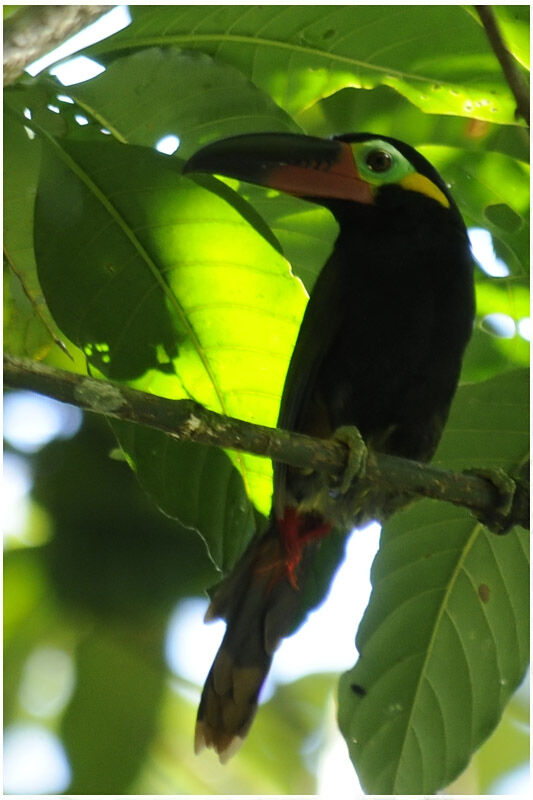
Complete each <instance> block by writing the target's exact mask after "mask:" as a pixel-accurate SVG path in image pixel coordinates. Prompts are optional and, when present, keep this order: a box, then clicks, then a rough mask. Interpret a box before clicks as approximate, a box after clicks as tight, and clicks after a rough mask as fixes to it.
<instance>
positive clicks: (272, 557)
mask: <svg viewBox="0 0 533 800" xmlns="http://www.w3.org/2000/svg"><path fill="white" fill-rule="evenodd" d="M184 171H185V172H187V173H191V172H209V173H217V174H220V175H225V176H229V177H233V178H238V179H241V180H244V181H249V182H252V183H256V184H261V185H264V186H269V187H273V188H275V189H278V190H280V191H283V192H287V193H290V194H293V195H297V196H300V197H303V198H306V199H308V200H312V201H313V202H315V203H320V204H321V205H324V206H326V207H327V208H328V209H330V211H331V212H332V213H333V214H334V216H335V218H336V219H337V222H338V224H339V234H338V238H337V240H336V243H335V247H334V250H333V252H332V254H331V256H330V258H329V260H328V262H327V263H326V265H325V266H324V268H323V270H322V272H321V274H320V276H319V278H318V280H317V282H316V285H315V287H314V289H313V292H312V294H311V297H310V300H309V303H308V305H307V308H306V311H305V315H304V318H303V321H302V325H301V328H300V333H299V336H298V339H297V342H296V345H295V348H294V353H293V356H292V359H291V362H290V366H289V369H288V373H287V378H286V382H285V387H284V391H283V397H282V401H281V408H280V414H279V420H278V426H279V427H280V428H284V429H287V430H292V431H299V432H302V433H307V434H309V435H312V436H319V437H329V436H332V435H333V434H334V433H335V432H336V431H337V429H339V428H341V435H342V436H343V438H345V434H346V431H345V426H356V427H357V429H358V430H359V432H360V433H361V435H362V437H363V439H364V441H365V443H366V445H367V447H368V448H369V449H374V450H376V451H380V452H383V453H391V454H395V455H399V456H403V457H406V458H411V459H417V460H420V461H428V460H429V459H430V458H431V457H432V455H433V453H434V451H435V448H436V446H437V443H438V441H439V438H440V435H441V433H442V430H443V426H444V424H445V421H446V418H447V415H448V410H449V406H450V403H451V400H452V397H453V394H454V392H455V389H456V386H457V381H458V378H459V373H460V369H461V360H462V357H463V352H464V349H465V346H466V344H467V342H468V339H469V337H470V334H471V331H472V322H473V314H474V300H473V268H472V258H471V253H470V248H469V243H468V237H467V233H466V229H465V226H464V223H463V221H462V219H461V216H460V213H459V211H458V209H457V206H456V205H455V203H454V201H453V199H452V197H451V195H450V193H449V191H448V189H447V187H446V185H445V183H444V181H443V180H442V178H441V177H440V176H439V174H438V173H437V172H436V170H435V169H434V168H433V167H432V166H431V164H429V163H428V161H426V159H425V158H423V157H422V156H421V155H420V154H419V153H417V152H416V150H414V149H413V148H412V147H409V146H408V145H406V144H404V143H403V142H400V141H398V140H396V139H393V138H390V137H388V136H378V135H374V134H370V133H358V134H348V135H344V136H339V137H336V138H334V139H329V140H325V139H319V138H315V137H310V136H302V135H298V134H251V135H244V136H236V137H232V138H230V139H225V140H223V141H220V142H215V143H213V144H210V145H208V146H206V147H205V148H203V149H202V150H200V151H199V152H198V153H196V154H195V155H194V156H193V157H192V158H191V159H190V160H189V161H188V162H187V164H186V166H185V169H184ZM363 483H364V482H363V481H361V485H363ZM343 488H344V487H343ZM352 491H355V498H356V507H357V508H359V509H360V511H359V513H358V515H357V518H356V520H355V523H356V524H363V523H364V522H366V521H368V520H370V519H378V520H383V519H385V518H386V517H387V516H388V515H389V514H391V513H392V512H393V511H394V510H395V509H397V508H398V507H400V506H401V505H403V504H405V502H406V497H405V496H403V497H398V496H397V495H394V494H393V493H391V492H387V491H386V490H384V489H380V490H378V489H376V488H374V489H369V488H368V485H367V486H366V488H365V489H364V491H361V493H360V496H359V497H358V496H357V480H356V482H355V490H352ZM332 494H333V495H334V494H335V492H332V488H331V486H329V487H328V486H327V485H326V484H325V482H324V479H323V478H322V479H320V477H319V476H317V475H315V474H313V473H310V472H309V473H307V474H304V473H303V472H302V471H298V470H296V469H293V468H289V467H285V466H283V465H280V464H277V465H275V466H274V495H273V507H272V514H271V519H270V522H269V527H268V530H267V531H266V533H264V534H263V535H262V536H259V537H257V538H255V539H254V540H253V541H252V542H251V543H250V545H249V546H248V549H247V550H246V551H245V553H244V555H243V556H242V557H241V559H240V561H239V562H238V563H237V565H236V567H235V568H234V570H233V572H232V573H231V574H230V575H229V576H228V577H227V578H226V579H225V581H224V582H223V583H222V584H221V586H220V588H219V590H218V592H217V593H216V594H215V597H214V599H213V601H212V603H211V605H210V608H209V610H208V613H207V617H206V618H207V619H212V618H215V617H222V618H224V619H226V621H227V628H226V633H225V636H224V639H223V641H222V644H221V647H220V649H219V651H218V654H217V656H216V658H215V661H214V663H213V666H212V667H211V670H210V672H209V675H208V676H207V680H206V684H205V687H204V690H203V694H202V699H201V702H200V707H199V710H198V720H197V727H196V742H195V746H196V750H197V751H198V750H199V749H202V747H204V746H209V747H213V748H214V749H215V750H216V751H217V752H218V753H219V756H220V759H221V761H225V760H227V758H229V756H230V755H231V754H232V753H233V752H235V750H236V749H237V748H238V747H239V746H240V744H241V743H242V740H243V738H244V736H245V735H246V733H247V731H248V729H249V727H250V725H251V722H252V719H253V716H254V714H255V711H256V708H257V698H258V694H259V691H260V689H261V686H262V684H263V682H264V679H265V677H266V674H267V672H268V670H269V668H270V664H271V661H272V656H273V653H274V650H275V649H276V647H277V646H278V644H279V641H280V639H282V638H283V637H284V636H287V635H288V634H289V633H291V632H292V630H293V629H294V625H295V620H296V618H297V617H298V614H299V610H300V605H301V595H302V588H303V587H304V586H305V583H306V578H307V577H308V576H309V574H310V571H311V569H312V565H313V561H314V560H315V559H316V558H320V548H321V544H322V542H323V539H324V537H325V536H327V535H328V534H329V533H330V532H331V531H332V530H333V529H334V528H339V526H340V527H342V525H343V522H342V514H341V513H340V511H338V509H340V507H341V506H342V503H341V501H340V499H339V498H337V500H335V499H334V498H332ZM337 494H338V492H337ZM352 508H353V505H352ZM352 521H353V515H352Z"/></svg>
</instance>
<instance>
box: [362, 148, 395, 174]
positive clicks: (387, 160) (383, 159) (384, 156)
mask: <svg viewBox="0 0 533 800" xmlns="http://www.w3.org/2000/svg"><path fill="white" fill-rule="evenodd" d="M365 161H366V165H367V167H368V168H369V169H371V170H372V172H387V170H388V169H390V168H391V167H392V156H391V154H390V153H387V151H386V150H371V151H370V152H369V153H367V156H366V158H365Z"/></svg>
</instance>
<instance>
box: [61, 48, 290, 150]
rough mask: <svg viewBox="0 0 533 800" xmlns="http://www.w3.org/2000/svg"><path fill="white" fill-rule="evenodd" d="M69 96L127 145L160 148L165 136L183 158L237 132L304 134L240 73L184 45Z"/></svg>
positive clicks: (132, 59) (130, 61)
mask: <svg viewBox="0 0 533 800" xmlns="http://www.w3.org/2000/svg"><path fill="white" fill-rule="evenodd" d="M68 91H69V94H70V96H71V97H72V98H73V99H74V100H75V101H76V103H77V104H78V106H80V108H81V109H83V111H84V112H86V113H87V115H88V116H89V117H90V118H92V119H95V120H98V121H99V123H100V125H103V126H104V127H105V128H107V129H108V130H110V131H111V132H112V133H113V135H114V136H115V137H116V138H117V139H118V140H119V141H123V142H130V143H132V144H142V145H148V146H155V144H157V142H158V141H159V139H160V138H161V137H163V136H165V135H168V134H175V135H177V136H178V137H179V139H180V146H179V155H180V157H182V158H188V157H189V156H190V155H191V154H192V153H193V152H194V151H195V150H196V149H198V148H199V147H200V146H201V145H203V144H206V143H207V142H208V141H211V140H213V139H222V138H224V137H225V136H230V135H231V134H233V133H234V132H235V131H239V132H240V133H251V132H254V131H264V130H267V131H298V130H299V128H298V126H297V125H296V123H295V122H293V120H292V119H291V118H290V117H289V116H288V114H287V113H286V112H285V111H283V110H282V109H281V108H279V107H278V106H276V104H275V103H274V102H273V101H272V99H271V98H270V97H269V96H268V95H267V94H265V93H264V92H262V91H260V90H259V89H258V88H257V87H256V86H254V85H253V83H251V82H250V81H249V80H247V79H246V78H245V77H244V76H243V75H242V73H240V72H239V71H238V70H236V69H234V68H233V67H231V66H226V65H225V64H223V63H217V62H216V61H214V60H213V59H212V58H211V57H210V56H208V55H205V54H204V53H195V52H186V53H183V52H181V51H180V50H178V49H176V48H165V49H162V48H157V47H153V48H150V49H148V50H141V51H140V52H137V53H134V54H133V55H131V56H125V57H123V58H117V59H116V60H115V61H114V62H113V63H112V64H110V66H109V67H108V68H107V70H106V71H105V72H104V73H102V74H101V75H99V76H97V77H96V78H94V79H93V80H91V81H85V82H84V83H80V84H78V85H77V86H71V87H69V90H68Z"/></svg>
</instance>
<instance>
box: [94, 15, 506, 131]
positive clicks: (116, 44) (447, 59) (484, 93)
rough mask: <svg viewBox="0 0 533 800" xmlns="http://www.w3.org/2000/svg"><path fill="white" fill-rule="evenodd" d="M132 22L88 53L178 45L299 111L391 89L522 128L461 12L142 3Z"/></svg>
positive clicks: (486, 51) (479, 33) (426, 104)
mask: <svg viewBox="0 0 533 800" xmlns="http://www.w3.org/2000/svg"><path fill="white" fill-rule="evenodd" d="M132 17H133V21H132V23H131V25H130V26H129V27H128V28H126V29H125V30H123V31H120V32H119V33H118V34H116V35H115V36H113V37H111V38H109V39H107V40H106V41H105V42H102V43H99V44H97V45H95V46H93V47H92V48H90V50H89V51H88V52H89V53H91V54H93V55H96V56H98V54H108V55H109V54H110V53H111V54H113V53H116V52H117V51H120V50H124V49H131V48H139V47H147V46H151V45H164V44H174V45H178V46H180V47H183V48H190V49H199V50H202V51H203V52H206V53H210V54H216V58H217V60H219V61H221V62H224V63H227V64H231V65H232V66H235V67H237V68H238V69H240V70H241V71H242V72H243V73H244V74H245V75H247V76H248V77H249V78H251V80H253V82H254V83H256V84H257V85H258V86H261V87H263V88H264V89H266V91H267V92H268V93H269V94H270V95H271V96H272V97H273V98H274V100H275V101H276V102H277V103H278V104H279V105H281V106H282V107H283V108H285V109H287V111H289V113H291V114H296V113H298V112H300V111H302V110H303V109H305V108H307V107H308V106H310V105H312V104H313V103H315V102H316V101H317V100H319V99H320V98H322V97H326V96H328V95H330V94H333V93H334V92H336V91H338V90H339V89H342V88H344V87H346V86H355V87H362V88H365V89H370V88H372V87H374V86H376V85H379V84H384V85H387V86H391V87H392V88H394V89H396V90H397V91H398V92H400V93H401V94H403V95H404V96H405V97H407V98H408V99H409V100H410V101H411V102H413V103H414V104H415V105H417V106H419V107H420V108H422V109H423V110H424V111H427V112H430V113H445V114H458V115H463V116H470V117H474V118H477V119H487V120H489V121H495V122H504V123H507V124H510V123H513V122H514V109H515V103H514V99H513V97H512V95H511V92H510V90H509V88H508V86H507V84H506V83H505V80H504V78H503V76H502V73H501V69H500V67H499V64H498V62H497V60H496V58H495V56H494V55H493V53H492V51H491V49H490V46H489V44H488V42H487V39H486V36H485V33H484V31H483V30H482V28H481V27H480V26H479V24H478V23H477V21H476V20H475V19H473V18H472V17H471V16H470V15H469V14H468V13H467V12H466V10H465V9H464V8H462V7H461V6H422V7H419V6H394V7H391V6H335V7H333V6H211V7H208V8H207V9H206V8H205V7H202V6H156V7H154V6H150V7H142V6H132ZM446 42H453V47H446V48H445V47H444V46H443V44H445V43H446Z"/></svg>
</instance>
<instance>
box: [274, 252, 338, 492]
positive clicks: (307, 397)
mask: <svg viewBox="0 0 533 800" xmlns="http://www.w3.org/2000/svg"><path fill="white" fill-rule="evenodd" d="M339 271H340V265H339V261H338V258H337V257H336V255H335V251H333V253H332V255H331V256H330V258H329V260H328V261H327V263H326V265H325V266H324V268H323V270H322V272H321V273H320V275H319V277H318V279H317V281H316V284H315V286H314V288H313V292H312V294H311V297H310V299H309V303H308V304H307V308H306V310H305V314H304V317H303V320H302V324H301V327H300V332H299V334H298V338H297V340H296V344H295V347H294V351H293V354H292V358H291V361H290V364H289V368H288V370H287V377H286V379H285V385H284V388H283V395H282V398H281V405H280V412H279V417H278V428H281V429H284V430H289V431H296V432H300V433H308V434H309V435H311V436H324V437H326V436H329V435H331V433H332V432H333V431H332V430H331V424H330V422H329V420H328V418H327V414H326V409H325V407H321V402H320V397H318V395H317V392H316V378H317V374H318V372H319V370H320V367H321V365H322V363H323V359H324V356H325V354H326V353H327V352H328V350H329V349H330V348H331V344H332V342H333V340H334V339H335V337H336V335H337V334H338V332H339V328H340V324H341V321H342V316H343V315H342V313H341V308H342V304H343V292H342V289H343V282H342V280H339V274H338V273H339ZM286 473H287V467H286V465H284V464H281V463H277V464H275V465H274V505H275V507H276V506H277V507H279V506H280V505H281V506H282V505H283V499H282V498H283V493H284V489H285V480H286Z"/></svg>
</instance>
